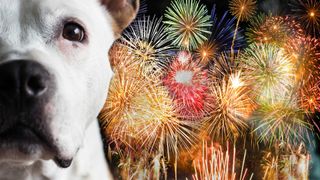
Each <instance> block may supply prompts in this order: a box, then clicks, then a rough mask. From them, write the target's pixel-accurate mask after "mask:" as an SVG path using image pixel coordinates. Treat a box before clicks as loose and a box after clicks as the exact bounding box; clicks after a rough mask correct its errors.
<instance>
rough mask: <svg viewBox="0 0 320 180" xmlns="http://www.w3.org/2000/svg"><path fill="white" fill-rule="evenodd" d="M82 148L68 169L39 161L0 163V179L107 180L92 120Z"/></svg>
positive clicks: (96, 129)
mask: <svg viewBox="0 0 320 180" xmlns="http://www.w3.org/2000/svg"><path fill="white" fill-rule="evenodd" d="M86 134H87V135H86V136H85V139H84V143H83V146H82V148H81V149H80V150H79V152H78V153H77V155H76V156H75V157H74V160H73V162H72V164H71V166H70V167H69V168H68V169H61V168H59V167H57V166H56V165H55V163H54V162H53V161H52V160H50V161H44V160H39V161H35V162H32V163H31V162H30V163H26V162H25V164H12V163H10V164H8V163H0V177H1V179H5V180H11V179H15V180H16V179H19V180H42V179H52V180H70V179H77V180H100V179H103V180H111V179H112V175H111V173H110V171H108V167H107V163H106V161H105V156H104V153H103V145H102V143H101V141H100V139H101V135H100V134H99V126H98V123H97V121H96V120H95V121H94V122H93V123H92V124H91V125H90V126H89V128H88V130H87V132H86Z"/></svg>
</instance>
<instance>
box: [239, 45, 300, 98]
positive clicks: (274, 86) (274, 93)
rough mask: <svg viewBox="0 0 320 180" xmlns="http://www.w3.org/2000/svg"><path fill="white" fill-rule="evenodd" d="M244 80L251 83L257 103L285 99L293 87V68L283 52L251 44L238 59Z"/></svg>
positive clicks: (274, 48) (272, 47) (271, 47)
mask: <svg viewBox="0 0 320 180" xmlns="http://www.w3.org/2000/svg"><path fill="white" fill-rule="evenodd" d="M240 63H241V67H242V70H243V72H244V74H245V76H246V79H247V80H249V81H251V83H252V86H253V89H254V92H256V93H257V98H258V99H257V100H258V101H259V102H263V101H267V102H270V103H273V102H276V101H277V99H280V100H282V99H283V98H284V97H287V96H288V94H289V93H290V91H291V89H292V87H293V85H294V80H295V79H294V78H295V75H294V66H293V64H292V62H291V61H290V59H289V58H288V57H286V56H285V55H284V52H283V51H282V50H281V49H279V48H277V47H275V46H273V45H268V44H262V45H258V44H252V45H250V46H249V48H247V49H246V50H245V53H244V54H243V55H242V56H241V57H240Z"/></svg>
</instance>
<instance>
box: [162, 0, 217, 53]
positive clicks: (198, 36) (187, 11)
mask: <svg viewBox="0 0 320 180" xmlns="http://www.w3.org/2000/svg"><path fill="white" fill-rule="evenodd" d="M207 13H208V10H207V9H206V7H205V6H204V5H201V4H200V2H198V1H197V0H174V1H172V3H171V7H169V8H168V9H167V10H166V13H165V18H166V20H165V21H164V24H166V25H167V30H168V32H169V39H171V40H172V44H173V45H176V46H178V47H179V48H183V49H186V50H194V49H196V48H197V47H198V46H199V45H200V44H202V43H203V42H204V41H206V40H207V39H208V36H209V35H210V33H211V32H210V31H209V28H210V27H211V22H210V16H209V15H207Z"/></svg>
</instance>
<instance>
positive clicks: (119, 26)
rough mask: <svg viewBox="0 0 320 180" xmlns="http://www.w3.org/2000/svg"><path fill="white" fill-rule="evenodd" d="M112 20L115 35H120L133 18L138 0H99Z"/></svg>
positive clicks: (136, 11)
mask: <svg viewBox="0 0 320 180" xmlns="http://www.w3.org/2000/svg"><path fill="white" fill-rule="evenodd" d="M100 2H101V3H102V5H104V6H105V7H106V8H107V10H108V12H109V13H110V14H111V16H112V17H113V20H114V24H113V30H114V32H115V35H116V37H120V35H121V33H122V31H123V30H124V29H125V28H126V27H128V26H129V24H130V23H131V22H132V21H133V20H134V19H135V17H136V15H137V13H138V10H139V5H140V1H139V0H100Z"/></svg>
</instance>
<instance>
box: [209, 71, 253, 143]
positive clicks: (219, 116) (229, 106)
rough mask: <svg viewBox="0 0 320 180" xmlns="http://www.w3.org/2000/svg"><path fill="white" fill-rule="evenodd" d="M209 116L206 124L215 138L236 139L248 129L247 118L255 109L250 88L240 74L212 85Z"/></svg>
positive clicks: (232, 75)
mask: <svg viewBox="0 0 320 180" xmlns="http://www.w3.org/2000/svg"><path fill="white" fill-rule="evenodd" d="M209 88H210V96H211V98H209V100H210V102H209V103H208V104H209V105H208V106H209V107H208V118H206V119H205V121H204V124H205V126H206V128H207V130H208V132H209V133H210V135H211V137H212V138H213V139H215V140H225V139H229V140H232V141H234V140H236V139H237V138H238V137H239V136H242V135H243V134H244V132H245V130H246V129H247V120H248V118H249V116H250V114H251V113H252V111H253V109H254V103H253V101H252V99H251V98H250V89H249V88H248V87H247V86H245V84H244V81H242V79H241V76H240V74H238V73H234V74H231V76H227V77H225V78H224V79H223V80H222V81H221V82H220V83H213V84H212V85H211V86H210V87H209Z"/></svg>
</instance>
